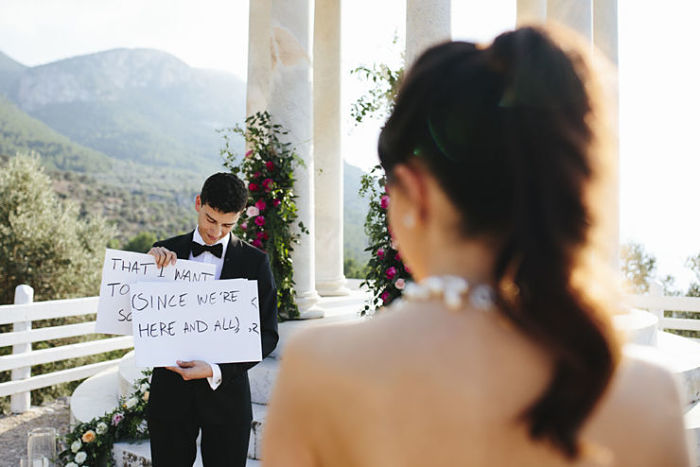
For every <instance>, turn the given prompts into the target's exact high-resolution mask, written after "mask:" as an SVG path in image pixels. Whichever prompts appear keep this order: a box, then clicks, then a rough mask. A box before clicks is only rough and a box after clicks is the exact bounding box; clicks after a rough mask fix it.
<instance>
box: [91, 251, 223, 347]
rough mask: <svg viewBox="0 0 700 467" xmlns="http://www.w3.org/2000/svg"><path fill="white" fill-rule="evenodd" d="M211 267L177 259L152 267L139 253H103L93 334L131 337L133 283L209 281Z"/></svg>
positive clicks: (211, 265)
mask: <svg viewBox="0 0 700 467" xmlns="http://www.w3.org/2000/svg"><path fill="white" fill-rule="evenodd" d="M215 272H216V267H215V266H214V265H213V264H204V263H198V262H195V261H187V260H183V259H178V260H177V262H176V263H175V265H174V266H173V265H172V264H171V265H168V266H166V267H165V268H159V267H158V266H156V262H155V258H153V256H151V255H145V254H142V253H132V252H130V251H120V250H112V249H109V248H108V249H107V251H106V252H105V262H104V265H103V266H102V284H101V285H100V301H99V304H98V306H97V324H96V325H95V329H96V331H97V332H103V333H108V334H125V335H129V334H131V304H130V303H129V300H130V298H131V297H130V291H131V286H132V284H134V283H135V282H137V281H185V282H205V281H213V280H214V275H215Z"/></svg>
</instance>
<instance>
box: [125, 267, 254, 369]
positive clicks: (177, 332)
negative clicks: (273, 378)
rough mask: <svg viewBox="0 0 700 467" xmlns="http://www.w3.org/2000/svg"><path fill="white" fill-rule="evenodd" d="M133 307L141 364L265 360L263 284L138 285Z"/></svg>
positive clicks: (240, 281)
mask: <svg viewBox="0 0 700 467" xmlns="http://www.w3.org/2000/svg"><path fill="white" fill-rule="evenodd" d="M131 303H132V308H133V315H132V316H133V321H132V325H133V333H134V350H135V353H136V355H135V362H136V366H140V367H144V366H171V365H172V366H174V365H176V363H175V362H176V360H204V361H206V362H211V363H229V362H253V361H259V360H261V359H262V351H261V347H260V314H259V312H258V285H257V281H250V280H247V279H227V280H218V281H210V282H204V283H177V282H169V283H152V282H138V283H136V284H134V285H133V286H132V287H131Z"/></svg>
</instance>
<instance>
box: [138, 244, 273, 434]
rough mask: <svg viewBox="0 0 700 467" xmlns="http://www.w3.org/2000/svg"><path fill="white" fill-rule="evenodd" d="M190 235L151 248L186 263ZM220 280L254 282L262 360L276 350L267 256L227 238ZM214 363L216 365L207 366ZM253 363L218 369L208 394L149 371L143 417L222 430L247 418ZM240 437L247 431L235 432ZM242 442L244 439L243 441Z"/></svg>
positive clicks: (201, 383)
mask: <svg viewBox="0 0 700 467" xmlns="http://www.w3.org/2000/svg"><path fill="white" fill-rule="evenodd" d="M193 234H194V232H190V233H188V234H185V235H180V236H177V237H173V238H170V239H167V240H163V241H160V242H156V243H155V244H154V246H160V247H165V248H167V249H168V250H170V251H174V252H175V253H176V254H177V257H178V258H179V259H189V257H190V250H191V245H192V237H193ZM230 238H231V239H230V240H229V243H228V247H227V249H226V257H225V258H224V264H223V268H222V270H221V279H239V278H244V279H251V280H257V281H258V303H259V305H260V331H261V332H260V340H261V342H262V356H263V358H265V357H267V356H268V355H269V354H270V352H272V351H273V350H274V349H275V347H276V346H277V341H278V339H279V335H278V334H277V291H276V289H275V280H274V278H273V276H272V270H271V269H270V262H269V260H268V258H267V254H266V253H264V252H262V251H260V250H258V249H257V248H255V247H253V246H252V245H250V244H248V243H246V242H244V241H242V240H240V239H237V238H234V237H233V236H231V237H230ZM212 363H217V362H212ZM256 363H257V362H246V363H220V364H219V367H220V368H221V385H220V386H219V387H218V388H216V390H215V391H212V389H211V386H209V382H208V381H207V380H206V378H204V379H197V380H190V381H185V380H183V379H182V377H181V376H180V375H178V374H177V373H175V372H172V371H170V370H166V369H165V368H154V369H153V376H152V378H151V390H150V395H149V396H150V397H149V401H148V409H147V410H148V416H149V417H153V418H158V419H172V420H183V419H189V420H192V419H198V420H202V421H204V422H207V423H214V424H225V423H226V422H227V421H229V420H236V419H238V420H240V418H241V416H242V415H245V414H250V413H251V405H250V386H249V383H248V369H249V368H251V367H253V366H254V365H255V364H256ZM241 429H242V430H244V431H245V433H248V432H249V431H250V425H248V426H246V427H241ZM246 436H247V435H246Z"/></svg>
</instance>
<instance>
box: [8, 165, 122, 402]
mask: <svg viewBox="0 0 700 467" xmlns="http://www.w3.org/2000/svg"><path fill="white" fill-rule="evenodd" d="M0 199H2V200H3V201H2V203H0V304H9V303H12V302H13V301H14V290H15V288H16V287H17V286H18V285H20V284H28V285H30V286H32V287H33V288H34V299H35V300H36V301H40V300H54V299H60V298H68V297H76V296H92V295H96V294H97V292H98V290H99V284H100V273H101V271H102V261H103V258H104V247H105V245H106V244H107V240H108V239H109V237H110V236H111V235H112V232H111V229H109V228H108V227H107V226H106V224H105V223H104V221H103V220H102V219H101V218H100V217H99V216H84V217H83V218H80V217H79V213H78V209H77V207H76V206H75V205H74V204H72V203H64V202H61V201H60V200H59V199H58V197H57V196H56V194H55V193H54V191H53V189H52V186H51V180H50V178H49V177H48V176H47V175H46V173H45V172H44V170H43V169H42V167H41V165H40V164H39V161H38V160H37V159H36V158H35V157H29V156H17V157H14V158H11V159H9V160H8V161H7V162H5V164H4V167H3V168H2V171H1V172H0ZM86 319H89V317H87V318H85V317H70V318H63V319H55V320H46V321H44V322H35V323H32V325H33V327H43V326H56V325H62V324H73V323H77V322H81V321H85V320H86ZM9 328H10V326H9V325H5V326H0V332H2V331H9ZM93 338H94V337H93ZM83 340H88V338H87V337H85V336H82V337H74V338H66V339H55V340H52V341H44V342H39V343H36V344H34V346H33V349H34V350H40V349H42V348H49V347H54V346H59V345H65V344H70V343H75V342H80V341H83ZM10 350H11V348H9V347H2V348H0V354H7V353H9V352H10ZM107 358H109V356H108V357H107ZM102 359H105V358H104V357H103V358H102ZM95 361H99V357H96V356H91V357H84V358H83V359H76V360H72V361H69V362H66V361H60V362H52V363H46V364H43V365H37V366H34V367H33V368H32V373H33V374H34V375H38V374H43V373H49V372H53V371H57V370H61V369H63V368H67V367H70V366H74V365H80V364H85V363H93V362H95ZM8 379H9V372H3V373H0V381H7V380H8ZM76 384H77V383H75V382H74V383H67V384H66V385H60V386H53V387H50V388H43V389H40V390H37V391H33V392H32V402H33V403H35V404H36V403H41V402H42V401H43V400H44V399H46V398H51V397H55V396H56V395H62V394H65V393H66V391H70V390H71V389H72V388H73V387H74V386H75V385H76ZM0 408H2V410H3V411H4V410H6V409H7V401H6V400H4V401H2V402H0Z"/></svg>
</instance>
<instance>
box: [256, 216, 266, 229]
mask: <svg viewBox="0 0 700 467" xmlns="http://www.w3.org/2000/svg"><path fill="white" fill-rule="evenodd" d="M255 225H257V226H258V227H262V226H263V225H265V218H264V217H263V216H258V217H256V218H255Z"/></svg>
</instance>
